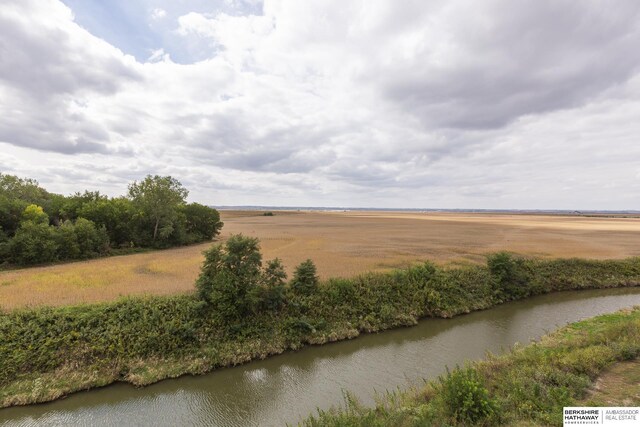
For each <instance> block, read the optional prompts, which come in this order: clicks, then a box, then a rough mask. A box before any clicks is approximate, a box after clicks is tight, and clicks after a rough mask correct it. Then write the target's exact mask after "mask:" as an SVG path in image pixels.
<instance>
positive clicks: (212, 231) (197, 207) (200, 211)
mask: <svg viewBox="0 0 640 427" xmlns="http://www.w3.org/2000/svg"><path fill="white" fill-rule="evenodd" d="M184 214H185V217H186V231H187V233H188V234H189V237H190V238H191V239H192V240H193V241H203V240H211V239H212V238H214V237H215V236H217V235H218V234H220V229H221V228H222V226H223V225H224V224H223V223H222V222H221V221H220V214H219V213H218V211H217V210H215V209H213V208H210V207H209V206H204V205H201V204H199V203H189V204H188V205H186V206H185V207H184Z"/></svg>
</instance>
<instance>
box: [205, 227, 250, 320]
mask: <svg viewBox="0 0 640 427" xmlns="http://www.w3.org/2000/svg"><path fill="white" fill-rule="evenodd" d="M204 256H205V261H204V264H203V265H202V269H201V273H200V276H199V277H198V280H197V281H196V289H197V291H198V295H199V296H200V298H201V299H202V300H204V301H205V302H207V303H208V304H209V305H210V306H211V307H212V308H213V309H214V312H215V313H217V314H218V315H219V316H221V317H222V318H223V319H225V320H227V321H237V320H240V319H241V318H242V316H244V315H246V314H248V313H249V312H250V309H251V306H252V299H251V296H252V295H254V293H255V288H257V287H258V286H259V285H260V281H261V266H262V255H261V254H260V246H259V242H258V239H255V238H251V237H245V236H243V235H242V234H237V235H234V236H231V237H230V238H229V239H228V240H227V241H226V242H225V244H224V246H223V245H222V244H220V245H214V246H213V247H211V249H209V250H207V251H205V252H204Z"/></svg>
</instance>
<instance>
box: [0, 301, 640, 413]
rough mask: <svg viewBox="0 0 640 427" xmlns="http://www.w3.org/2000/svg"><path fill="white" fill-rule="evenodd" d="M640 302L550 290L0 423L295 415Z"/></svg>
mask: <svg viewBox="0 0 640 427" xmlns="http://www.w3.org/2000/svg"><path fill="white" fill-rule="evenodd" d="M633 305H640V289H611V290H595V291H580V292H566V293H556V294H551V295H544V296H540V297H535V298H531V299H528V300H526V301H520V302H515V303H509V304H505V305H502V306H499V307H495V308H493V309H490V310H487V311H482V312H476V313H471V314H468V315H465V316H460V317H456V318H454V319H426V320H423V321H421V322H420V323H419V325H418V326H415V327H412V328H403V329H397V330H393V331H387V332H383V333H379V334H370V335H363V336H360V337H359V338H357V339H355V340H351V341H342V342H338V343H334V344H329V345H324V346H318V347H307V348H304V349H302V350H301V351H298V352H292V353H287V354H283V355H280V356H276V357H272V358H270V359H268V360H263V361H257V362H252V363H249V364H247V365H243V366H239V367H235V368H228V369H221V370H219V371H216V372H213V373H210V374H207V375H203V376H199V377H182V378H178V379H174V380H166V381H162V382H160V383H158V384H155V385H152V386H149V387H145V388H135V387H132V386H130V385H127V384H116V385H113V386H109V387H105V388H102V389H97V390H92V391H88V392H81V393H77V394H74V395H71V396H69V397H67V398H66V399H62V400H59V401H56V402H51V403H46V404H41V405H33V406H27V407H16V408H7V409H2V410H0V425H3V426H5V425H6V426H14V425H16V426H31V425H69V424H74V425H92V426H125V425H126V426H129V425H144V426H146V425H153V426H175V425H202V426H204V425H207V426H210V425H214V426H215V425H219V426H252V425H265V426H273V425H284V424H286V423H290V424H296V423H298V422H299V421H300V420H302V419H304V418H306V417H307V416H308V415H309V414H311V413H314V412H315V410H316V408H317V407H320V408H323V409H326V408H329V407H330V406H332V405H339V404H341V403H342V390H349V391H351V392H353V393H354V394H355V395H356V396H357V397H358V398H359V399H360V400H361V401H362V402H363V403H366V404H372V403H373V401H374V400H373V399H374V397H375V393H376V392H383V391H385V390H392V389H395V388H397V387H406V386H407V385H408V384H409V383H416V382H420V381H421V379H422V378H434V377H435V376H437V375H439V374H441V373H442V372H443V371H444V370H445V367H446V366H449V367H453V366H455V365H456V364H460V363H462V362H464V361H465V360H469V359H480V358H482V357H484V355H485V353H486V352H487V351H491V352H494V353H497V352H501V351H503V350H505V349H508V348H509V347H511V346H512V345H513V344H515V343H516V342H520V343H527V342H529V341H530V340H532V339H537V338H539V337H540V336H541V335H543V334H545V333H546V332H549V331H552V330H554V329H556V328H558V327H559V326H562V325H565V324H567V323H569V322H574V321H576V320H580V319H584V318H587V317H592V316H595V315H597V314H602V313H607V312H612V311H615V310H618V309H620V308H623V307H631V306H633Z"/></svg>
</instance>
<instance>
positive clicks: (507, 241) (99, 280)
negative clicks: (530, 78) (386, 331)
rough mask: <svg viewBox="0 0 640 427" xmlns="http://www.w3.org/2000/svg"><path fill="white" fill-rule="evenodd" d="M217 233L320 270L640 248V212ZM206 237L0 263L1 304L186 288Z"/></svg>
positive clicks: (225, 215) (302, 218)
mask: <svg viewBox="0 0 640 427" xmlns="http://www.w3.org/2000/svg"><path fill="white" fill-rule="evenodd" d="M221 214H222V220H223V221H224V222H225V226H224V228H223V236H222V238H223V239H224V238H225V237H227V236H229V235H230V234H236V233H243V234H245V235H248V236H254V237H258V238H260V240H261V243H262V249H263V254H264V257H265V259H270V258H275V257H279V258H281V259H282V260H283V262H284V264H285V265H286V266H287V268H288V270H289V272H291V270H293V268H294V267H295V266H296V265H297V264H299V263H300V262H302V261H304V260H305V259H307V258H311V259H313V260H314V262H315V263H316V265H317V266H318V272H319V274H320V275H321V276H322V277H323V278H326V277H337V276H351V275H355V274H358V273H362V272H366V271H380V270H386V269H391V268H398V267H403V266H406V265H409V264H411V263H414V262H417V261H422V260H432V261H435V262H438V263H451V262H454V263H469V262H472V263H473V262H484V259H485V258H484V257H485V254H487V253H490V252H496V251H499V250H508V251H512V252H517V253H520V254H524V255H531V256H537V257H581V258H598V259H606V258H624V257H629V256H640V218H622V217H584V216H560V215H524V214H522V215H520V214H518V215H511V214H486V213H478V214H468V213H425V214H421V213H413V212H412V213H403V212H357V211H350V212H275V215H274V216H262V213H261V212H251V211H222V212H221ZM208 246H209V244H200V245H195V246H190V247H184V248H178V249H170V250H164V251H156V252H150V253H142V254H135V255H126V256H118V257H111V258H103V259H97V260H91V261H84V262H74V263H69V264H62V265H53V266H47V267H35V268H28V269H24V270H13V271H4V272H0V307H2V308H5V309H13V308H17V307H24V306H38V305H65V304H74V303H83V302H97V301H107V300H112V299H115V298H118V297H119V296H123V295H141V294H172V293H177V292H188V291H191V290H192V289H193V282H194V280H195V278H196V277H197V275H198V271H199V268H200V263H201V261H202V254H201V252H202V251H203V250H205V249H206V248H207V247H208Z"/></svg>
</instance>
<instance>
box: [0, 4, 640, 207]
mask: <svg viewBox="0 0 640 427" xmlns="http://www.w3.org/2000/svg"><path fill="white" fill-rule="evenodd" d="M158 10H160V9H158ZM263 12H264V13H263V14H262V15H245V16H242V15H239V16H233V15H231V14H228V13H214V12H213V11H212V12H211V13H196V12H192V13H188V14H185V15H183V16H181V17H179V18H178V20H177V28H176V29H175V33H176V34H177V35H179V36H180V37H181V38H182V40H183V42H184V44H185V48H189V49H197V50H198V51H200V52H201V53H202V55H204V57H206V58H207V59H206V60H203V61H199V62H196V63H193V64H177V63H174V62H173V61H172V60H171V57H170V56H169V55H168V53H167V52H166V49H164V48H163V47H160V48H158V49H157V50H154V51H153V52H151V55H150V57H149V59H148V62H146V63H144V64H141V63H138V62H136V61H135V60H134V59H133V58H132V57H130V56H127V55H124V54H123V53H122V52H120V51H119V50H118V49H116V48H114V47H113V46H111V45H109V44H107V43H106V42H104V41H102V40H100V39H98V38H96V37H94V36H92V35H91V34H89V33H88V32H87V31H86V30H84V29H82V28H81V27H79V26H78V25H77V24H76V23H75V22H74V21H73V15H72V13H71V11H70V10H69V9H68V8H66V7H65V6H63V5H62V4H60V3H58V2H56V1H53V0H50V1H47V2H40V1H38V2H35V1H31V2H22V1H20V2H18V1H15V2H14V3H11V4H10V5H9V6H3V8H2V9H0V24H1V25H0V97H1V98H2V99H3V103H1V104H0V142H3V143H4V144H3V146H5V147H12V150H15V153H13V154H12V156H13V157H8V156H0V169H2V170H11V171H12V172H13V173H18V174H21V175H29V176H34V177H36V178H38V179H40V180H41V181H42V182H43V183H44V184H45V185H51V186H52V188H54V189H58V191H75V190H78V189H79V188H78V183H80V182H82V183H83V186H82V187H83V188H84V186H86V187H92V184H91V179H94V178H91V177H95V180H96V184H95V185H93V186H95V187H100V186H103V187H104V188H105V189H106V190H108V191H114V192H115V193H116V194H117V191H116V190H115V189H116V188H121V189H122V190H120V192H123V191H124V190H123V189H124V188H125V186H126V182H127V181H130V180H133V179H137V178H139V177H140V176H142V175H144V174H145V173H166V174H172V175H174V176H176V177H177V178H178V179H181V180H182V181H183V182H184V183H185V184H186V185H187V186H188V187H190V188H193V191H192V196H193V197H194V198H195V199H200V200H201V201H203V202H208V203H219V204H242V203H245V204H289V205H316V206H317V205H364V206H387V207H398V206H406V207H411V206H413V207H443V206H444V207H487V208H488V207H495V208H506V207H522V208H554V207H555V208H580V209H584V208H600V209H606V208H633V207H637V198H638V194H640V182H639V180H638V175H637V161H636V160H637V159H638V158H640V146H639V145H638V144H637V135H639V134H640V127H639V126H638V125H636V123H640V75H639V69H640V57H638V56H637V55H634V54H633V52H634V47H635V46H637V45H639V44H640V24H639V23H640V19H639V18H640V5H638V4H637V3H636V2H633V1H627V2H624V1H623V2H620V3H619V4H617V6H616V7H615V8H611V7H609V6H606V5H602V3H600V2H596V1H584V2H581V3H580V4H579V5H578V4H576V3H575V2H570V1H525V2H521V3H519V4H518V5H515V4H513V3H512V2H508V1H506V0H505V1H497V0H495V1H492V2H488V3H478V2H474V1H470V0H458V1H447V2H445V1H436V2H429V3H425V2H418V1H416V2H402V3H398V2H393V1H391V0H389V1H384V2H375V3H370V2H367V3H361V2H344V1H337V0H335V1H322V2H297V1H293V0H281V1H266V2H265V4H264V7H263ZM155 15H157V14H156V11H153V12H152V17H153V16H155ZM160 15H162V16H159V15H158V18H162V17H164V16H165V15H163V14H162V13H160ZM154 19H155V18H154ZM15 46H20V47H21V49H20V50H19V51H18V50H16V49H15ZM8 52H11V55H9V54H8ZM16 52H18V53H16ZM32 149H37V150H41V151H42V152H46V153H47V154H46V155H41V154H35V153H36V152H35V151H33V150H32ZM56 153H58V154H56ZM40 157H45V158H46V159H47V161H44V162H40V163H38V162H31V159H36V158H40ZM95 165H99V167H98V166H95ZM87 171H89V172H91V173H90V174H89V177H88V178H86V180H85V179H84V178H81V175H82V174H83V173H86V172H87ZM84 183H86V185H84Z"/></svg>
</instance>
